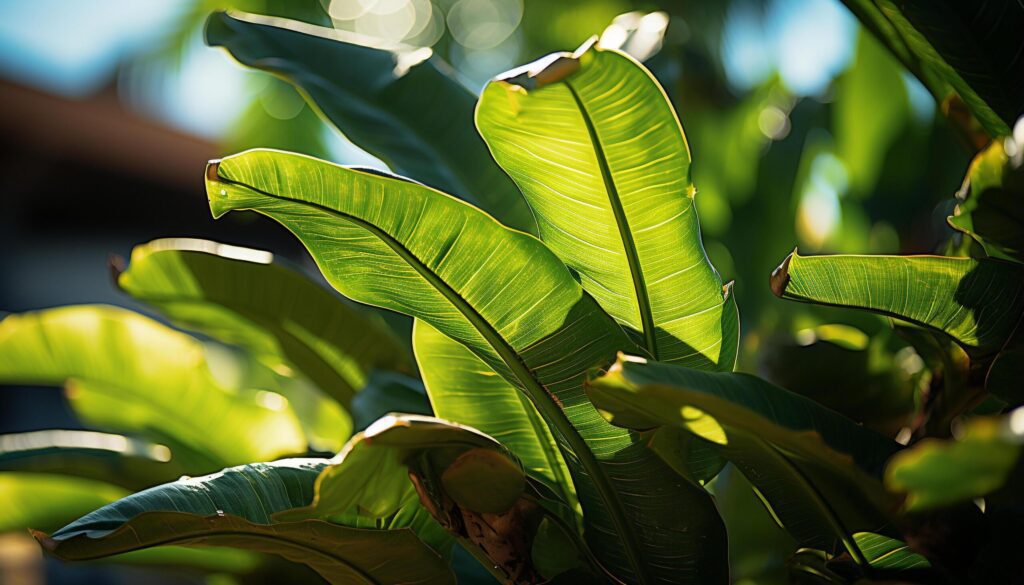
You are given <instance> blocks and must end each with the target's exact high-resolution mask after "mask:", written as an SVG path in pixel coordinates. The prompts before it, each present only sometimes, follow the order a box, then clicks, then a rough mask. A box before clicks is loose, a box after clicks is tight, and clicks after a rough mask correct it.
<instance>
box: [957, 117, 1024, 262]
mask: <svg viewBox="0 0 1024 585" xmlns="http://www.w3.org/2000/svg"><path fill="white" fill-rule="evenodd" d="M1016 128H1017V130H1016V131H1015V132H1016V134H1017V136H1014V137H1003V138H998V139H996V140H994V141H993V142H992V144H990V145H989V146H988V148H986V149H985V150H983V151H981V152H980V153H978V155H977V156H976V157H974V160H973V161H971V167H970V169H969V170H968V171H967V178H966V179H965V180H964V185H963V187H962V188H961V189H960V191H959V192H958V193H957V200H958V201H957V206H956V209H955V211H954V213H953V215H952V216H950V217H949V218H947V221H948V222H949V225H950V226H952V227H953V228H954V229H957V230H960V231H962V232H963V233H965V234H967V235H968V236H970V237H972V238H974V239H975V240H977V241H978V243H980V244H981V245H982V246H984V248H985V252H986V253H987V254H988V255H989V256H993V257H996V258H1007V259H1013V260H1016V261H1018V262H1024V211H1021V210H1022V209H1024V152H1021V151H1022V148H1024V121H1019V122H1017V126H1016ZM1007 149H1009V150H1010V151H1011V152H1013V153H1014V155H1013V156H1009V155H1008V154H1007Z"/></svg>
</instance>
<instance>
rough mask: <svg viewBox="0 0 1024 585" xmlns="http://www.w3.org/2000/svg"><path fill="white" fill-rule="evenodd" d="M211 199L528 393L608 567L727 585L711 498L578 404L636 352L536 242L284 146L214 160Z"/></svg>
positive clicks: (356, 294) (472, 213) (418, 190)
mask: <svg viewBox="0 0 1024 585" xmlns="http://www.w3.org/2000/svg"><path fill="white" fill-rule="evenodd" d="M207 192H208V194H209V196H210V200H211V201H210V205H211V209H212V210H213V213H214V215H215V216H220V215H223V214H224V213H226V212H228V211H231V210H234V209H250V210H255V211H258V212H260V213H263V214H265V215H268V216H270V217H271V218H273V219H275V220H277V221H279V222H280V223H282V224H283V225H285V226H286V227H288V228H289V229H290V230H291V231H292V232H293V233H295V234H296V235H297V236H298V237H299V238H300V239H301V240H302V242H303V243H304V244H305V245H306V247H307V248H308V249H309V250H310V252H311V253H312V255H313V257H314V259H315V260H316V262H317V264H318V266H320V268H321V270H322V271H323V272H324V275H325V276H326V277H327V280H328V281H329V282H330V283H331V284H332V285H333V286H334V287H335V288H337V289H338V290H339V291H341V292H342V293H343V294H345V295H346V296H349V297H351V298H353V299H355V300H357V301H360V302H366V303H369V304H374V305H378V306H381V307H384V308H388V309H391V310H395V311H399V312H404V313H407V314H409V315H412V316H414V317H416V318H419V319H422V320H424V321H426V322H428V323H430V324H431V325H433V326H434V327H435V328H437V329H438V330H439V331H441V332H442V333H444V334H445V335H447V336H449V337H450V338H452V339H454V340H456V341H458V342H460V343H462V344H463V345H466V346H467V347H468V348H470V349H471V350H472V351H473V352H474V353H475V354H476V355H477V356H478V357H480V358H481V359H482V360H483V361H484V362H485V363H487V364H488V365H489V366H490V367H491V368H492V369H494V370H495V371H496V372H498V373H499V374H500V375H502V376H503V377H505V378H506V379H507V380H509V381H510V382H511V383H513V384H515V385H516V386H517V387H518V388H519V389H520V390H521V391H523V392H525V393H526V395H527V396H528V397H529V398H530V400H531V401H532V402H533V403H534V405H535V407H536V408H537V410H538V412H539V413H540V414H541V416H542V417H543V418H544V420H545V422H546V423H547V424H548V426H549V428H550V429H551V430H552V433H553V434H554V435H555V436H556V438H557V440H558V441H559V446H560V448H561V449H563V456H564V457H565V459H566V463H567V464H569V465H571V466H572V467H571V468H570V470H571V471H572V473H573V479H574V480H575V483H576V490H577V493H578V494H579V496H580V501H581V504H582V506H583V511H584V517H585V520H586V523H587V524H586V526H587V537H588V541H589V542H590V544H591V546H592V548H594V549H595V554H597V555H598V556H599V557H600V558H601V561H602V562H603V563H605V565H606V566H607V568H608V569H609V570H611V571H612V572H614V573H615V574H616V575H618V576H620V577H621V578H623V579H627V580H636V581H639V582H661V581H673V582H691V581H693V580H699V581H701V582H703V583H709V582H720V581H724V580H725V579H726V567H725V551H724V548H723V547H722V546H721V542H722V538H723V535H722V528H721V523H720V520H719V519H718V517H717V514H716V513H715V511H714V509H713V506H712V505H711V501H710V499H709V497H708V496H707V494H706V493H704V492H703V490H700V489H699V488H696V487H692V486H690V485H688V484H686V482H683V481H681V480H678V479H676V478H675V477H674V475H673V474H671V473H670V472H668V470H667V469H666V468H665V466H664V465H663V464H662V463H661V462H660V461H659V460H658V459H657V458H656V457H655V456H654V455H653V454H652V453H651V452H650V451H648V450H647V449H645V448H644V446H643V445H642V444H641V443H640V442H639V441H638V440H637V437H636V435H634V434H632V433H629V432H627V431H625V430H623V429H616V428H615V427H612V426H611V425H608V424H607V423H606V422H605V421H604V420H603V419H602V418H601V417H600V415H599V414H598V413H597V411H596V410H594V409H593V407H592V406H591V405H590V403H589V402H588V401H587V399H586V396H584V395H583V392H582V391H581V386H582V381H583V379H584V377H585V374H586V371H587V370H588V369H589V368H591V367H593V366H595V365H600V364H602V363H608V362H610V360H611V359H613V357H614V353H615V351H617V350H618V349H620V348H623V347H632V344H631V343H630V342H629V340H628V339H627V338H626V336H625V334H624V333H623V332H622V330H621V329H620V328H619V327H618V326H617V325H616V324H615V322H614V321H613V320H612V319H611V318H609V317H608V316H607V315H606V314H604V313H603V311H601V309H600V307H599V306H598V305H597V304H596V303H595V302H594V301H593V299H591V297H590V296H588V295H587V294H585V293H584V292H583V290H582V289H581V288H580V286H579V285H578V284H577V283H576V281H575V280H573V278H572V276H571V275H570V273H569V271H568V270H566V268H565V266H564V265H562V263H561V262H560V261H559V260H558V258H557V257H556V256H555V255H554V254H552V253H551V252H550V251H549V250H548V249H547V248H545V247H544V246H543V244H541V243H540V242H539V241H537V240H536V239H534V238H532V237H531V236H528V235H525V234H522V233H519V232H516V231H513V230H509V229H507V228H505V227H503V226H502V225H501V224H499V223H498V222H496V221H494V220H493V219H491V218H489V217H488V216H486V215H485V214H483V213H481V212H480V211H479V210H476V209H474V208H473V207H471V206H469V205H467V204H465V203H463V202H460V201H458V200H456V199H453V198H451V197H447V196H445V195H443V194H441V193H438V192H436V191H433V190H431V189H429V188H426V187H424V186H422V185H419V184H416V183H414V182H410V181H404V180H400V179H395V178H391V177H387V176H382V175H380V174H375V173H367V172H363V171H359V170H353V169H345V168H343V167H338V166H335V165H331V164H327V163H323V162H320V161H316V160H315V159H311V158H308V157H303V156H299V155H292V154H286V153H278V152H267V151H250V152H247V153H242V154H239V155H236V156H233V157H229V158H226V159H224V160H222V161H219V162H217V163H214V164H211V166H210V167H209V168H208V169H207ZM340 242H344V245H342V246H339V243H340ZM680 551H683V552H680Z"/></svg>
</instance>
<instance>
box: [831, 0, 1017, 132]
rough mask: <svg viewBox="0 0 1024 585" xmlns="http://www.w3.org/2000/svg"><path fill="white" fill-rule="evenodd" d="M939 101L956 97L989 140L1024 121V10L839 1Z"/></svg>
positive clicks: (955, 0)
mask: <svg viewBox="0 0 1024 585" xmlns="http://www.w3.org/2000/svg"><path fill="white" fill-rule="evenodd" d="M843 3H844V4H846V6H847V7H848V8H849V9H850V10H851V11H852V12H853V13H854V14H856V15H857V17H858V18H860V20H861V22H863V23H864V25H865V26H866V27H867V28H868V29H869V30H871V32H873V33H874V34H875V35H876V36H877V37H878V39H879V40H881V41H882V42H883V43H885V45H886V46H887V47H888V48H889V50H890V51H892V52H893V54H894V55H895V56H896V57H897V58H898V59H899V60H900V61H901V62H903V64H904V65H905V66H906V67H907V68H908V69H910V71H911V72H913V73H914V75H916V76H917V77H918V79H920V80H921V81H922V82H923V83H924V84H925V86H926V87H927V88H928V89H929V90H930V91H931V92H932V94H933V95H934V96H935V97H936V99H938V100H939V101H944V100H947V99H948V98H949V97H950V96H953V95H955V96H959V98H960V99H962V100H963V101H964V103H966V104H967V106H968V107H970V109H971V111H972V112H973V113H974V115H975V117H977V119H978V121H979V122H981V124H982V125H983V126H984V127H985V128H986V129H987V130H988V132H989V133H990V134H992V135H993V136H997V135H1000V134H1006V133H1007V130H1008V128H1009V126H1010V125H1012V124H1013V122H1014V121H1015V120H1016V119H1017V117H1018V116H1020V115H1021V114H1022V113H1024V83H1022V82H1021V80H1022V79H1024V57H1022V55H1024V38H1022V37H1021V34H1020V31H1021V29H1022V27H1024V6H1021V5H1020V3H1017V2H976V1H974V0H943V1H941V2H931V1H928V0H907V1H899V2H898V1H896V0H843Z"/></svg>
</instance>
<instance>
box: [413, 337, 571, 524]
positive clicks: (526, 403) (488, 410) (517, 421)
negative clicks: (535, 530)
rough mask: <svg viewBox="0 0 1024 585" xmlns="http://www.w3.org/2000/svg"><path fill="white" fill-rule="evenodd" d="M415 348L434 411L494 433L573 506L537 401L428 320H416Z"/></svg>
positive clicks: (559, 457)
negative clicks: (535, 406) (528, 396)
mask: <svg viewBox="0 0 1024 585" xmlns="http://www.w3.org/2000/svg"><path fill="white" fill-rule="evenodd" d="M412 335H413V338H412V339H413V349H414V350H415V352H416V360H417V361H418V362H419V366H420V374H421V375H422V376H423V383H424V385H426V387H427V393H428V395H429V396H430V403H431V405H432V406H433V408H434V414H436V415H437V416H438V417H440V418H444V419H448V420H454V421H459V422H460V423H462V424H464V425H468V426H470V427H473V428H475V429H479V430H481V431H483V432H485V433H487V434H488V435H490V436H492V437H494V438H495V439H497V440H498V441H499V442H501V444H502V445H505V446H506V447H508V448H509V450H511V451H512V453H514V454H515V455H516V457H518V458H519V460H520V461H521V462H522V463H523V466H524V467H525V468H526V471H527V472H528V473H530V474H531V475H532V476H533V477H535V478H537V479H540V480H543V481H546V482H547V483H548V484H549V485H550V486H551V487H552V489H554V490H556V491H558V492H559V493H560V494H561V496H562V498H563V499H564V500H565V503H566V504H567V505H569V506H570V507H575V506H576V504H577V502H576V492H575V490H574V489H573V484H572V478H571V476H570V474H569V470H568V468H567V467H566V466H565V462H564V461H563V460H562V455H561V453H560V452H559V450H558V444H557V443H556V442H555V439H554V437H553V436H552V435H551V432H550V431H549V430H548V427H547V425H546V424H545V423H544V420H543V419H542V418H541V416H540V414H539V413H538V412H537V409H536V408H534V406H533V403H531V402H530V400H529V398H527V397H526V396H525V395H524V394H523V393H522V392H520V391H519V390H517V389H516V387H515V386H513V385H512V384H511V383H510V382H509V381H508V380H506V379H505V378H503V377H502V376H499V375H497V374H496V373H495V372H494V370H493V369H491V368H490V366H488V365H487V364H486V363H484V362H483V361H482V360H481V359H480V358H479V357H477V356H476V354H474V353H473V352H472V351H470V350H469V348H467V347H466V346H464V345H462V344H461V343H459V342H457V341H454V340H452V339H450V338H449V337H448V336H446V335H445V334H444V333H441V332H440V331H438V330H437V329H435V328H434V327H433V326H431V325H430V324H429V323H427V322H425V321H422V320H417V321H416V324H415V325H414V326H413V334H412Z"/></svg>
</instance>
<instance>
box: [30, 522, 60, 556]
mask: <svg viewBox="0 0 1024 585" xmlns="http://www.w3.org/2000/svg"><path fill="white" fill-rule="evenodd" d="M28 532H29V534H31V535H32V538H34V539H36V542H38V543H39V546H41V547H43V549H45V550H46V552H49V553H52V552H54V551H55V550H57V541H56V540H54V539H52V538H50V535H49V534H47V533H45V532H43V531H42V530H34V529H32V528H29V529H28Z"/></svg>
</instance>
